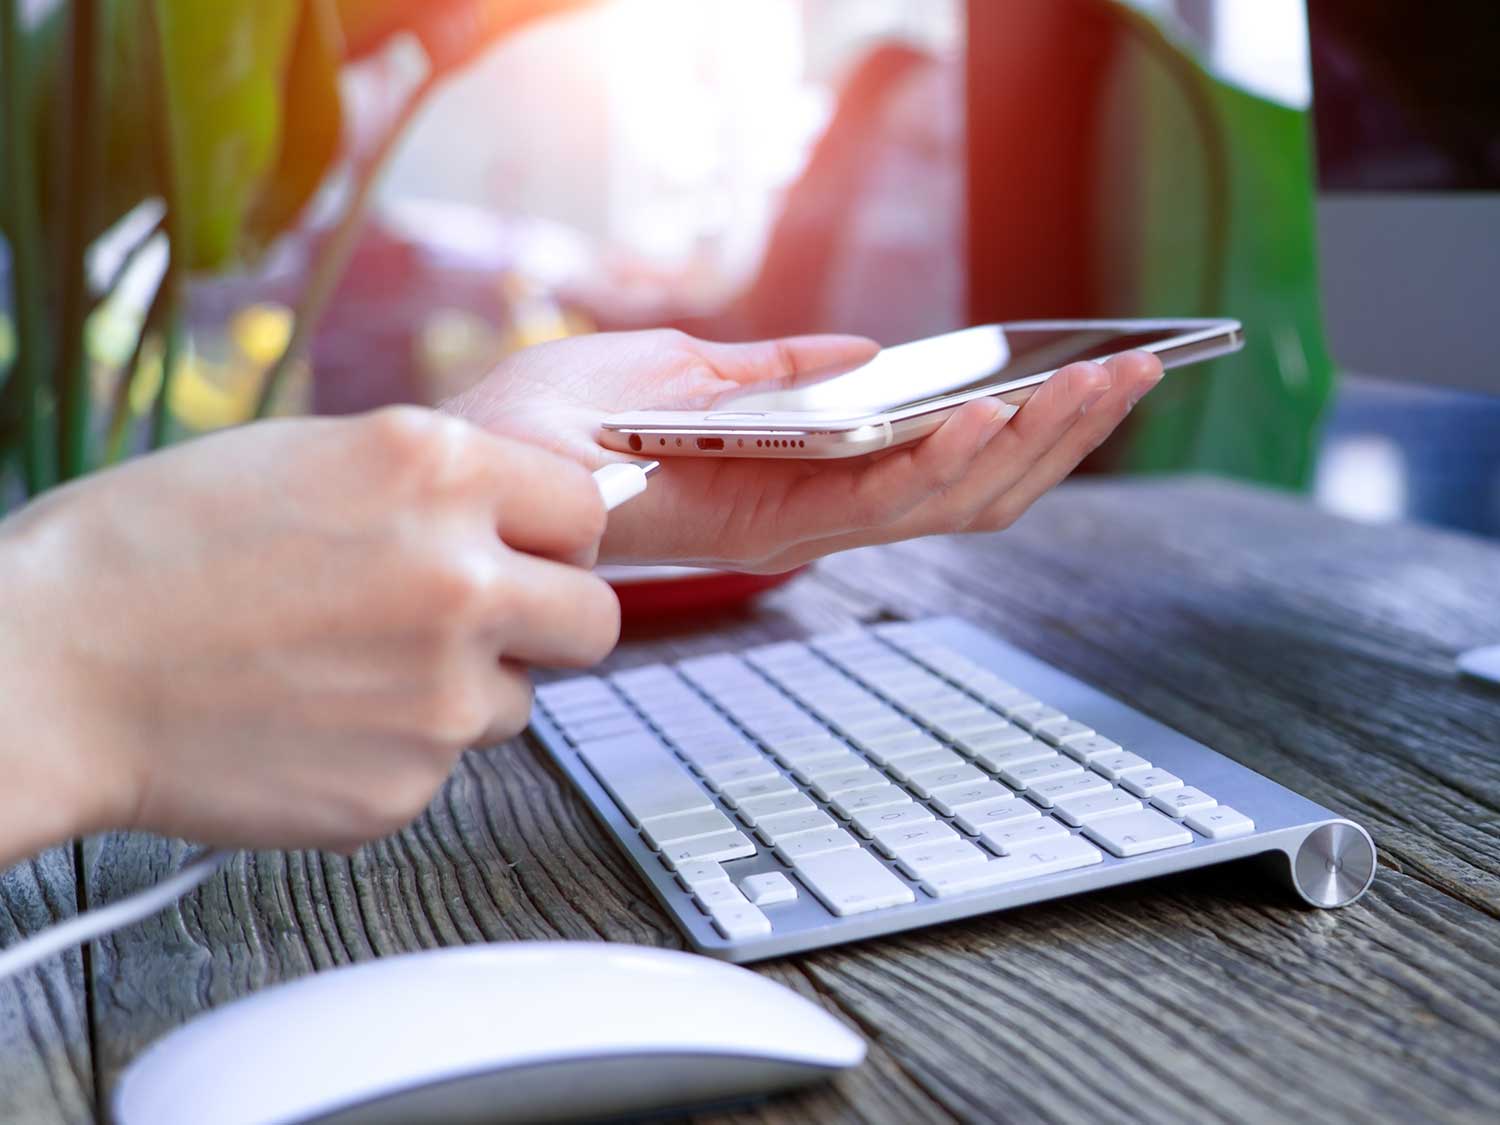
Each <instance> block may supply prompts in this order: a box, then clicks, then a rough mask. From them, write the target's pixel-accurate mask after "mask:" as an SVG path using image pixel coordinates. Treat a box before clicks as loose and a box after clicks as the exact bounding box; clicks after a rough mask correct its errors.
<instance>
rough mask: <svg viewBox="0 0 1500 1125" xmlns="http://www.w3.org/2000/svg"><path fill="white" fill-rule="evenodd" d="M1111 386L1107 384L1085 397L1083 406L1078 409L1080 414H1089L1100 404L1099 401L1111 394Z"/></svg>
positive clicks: (1096, 388)
mask: <svg viewBox="0 0 1500 1125" xmlns="http://www.w3.org/2000/svg"><path fill="white" fill-rule="evenodd" d="M1109 389H1110V384H1109V383H1108V382H1106V383H1105V384H1104V385H1103V386H1100V387H1095V388H1094V389H1093V390H1091V391H1090V392H1089V393H1088V394H1087V395H1085V396H1084V399H1083V405H1082V406H1080V407H1079V408H1078V413H1080V414H1087V413H1088V412H1089V411H1090V410H1092V409H1093V408H1094V407H1095V406H1097V405H1098V404H1099V400H1100V399H1101V398H1103V397H1104V396H1105V395H1107V394H1109Z"/></svg>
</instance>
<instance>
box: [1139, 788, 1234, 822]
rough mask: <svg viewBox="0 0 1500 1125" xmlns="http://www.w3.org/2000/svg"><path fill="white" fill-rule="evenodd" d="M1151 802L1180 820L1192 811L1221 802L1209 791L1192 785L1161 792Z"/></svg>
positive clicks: (1211, 806) (1209, 807) (1208, 807)
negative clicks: (1208, 792)
mask: <svg viewBox="0 0 1500 1125" xmlns="http://www.w3.org/2000/svg"><path fill="white" fill-rule="evenodd" d="M1151 803H1152V804H1153V805H1154V806H1156V807H1157V808H1159V809H1160V810H1161V811H1162V812H1164V813H1166V814H1167V815H1168V816H1174V817H1176V818H1177V819H1178V820H1181V819H1182V818H1183V817H1185V816H1187V814H1188V813H1190V812H1198V811H1200V810H1201V809H1211V808H1213V807H1214V806H1215V805H1217V804H1218V803H1219V802H1218V801H1215V800H1214V799H1213V798H1212V797H1210V796H1209V795H1208V794H1207V793H1205V792H1203V790H1201V789H1194V788H1193V787H1192V786H1191V785H1187V786H1184V787H1183V788H1181V789H1173V790H1170V791H1169V792H1166V793H1159V794H1157V795H1156V796H1155V797H1152V798H1151Z"/></svg>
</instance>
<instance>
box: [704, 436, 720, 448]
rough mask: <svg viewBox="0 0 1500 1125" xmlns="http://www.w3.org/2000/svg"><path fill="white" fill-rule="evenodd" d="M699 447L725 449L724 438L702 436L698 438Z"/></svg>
mask: <svg viewBox="0 0 1500 1125" xmlns="http://www.w3.org/2000/svg"><path fill="white" fill-rule="evenodd" d="M698 448H699V449H723V448H724V439H723V438H717V437H701V438H699V439H698Z"/></svg>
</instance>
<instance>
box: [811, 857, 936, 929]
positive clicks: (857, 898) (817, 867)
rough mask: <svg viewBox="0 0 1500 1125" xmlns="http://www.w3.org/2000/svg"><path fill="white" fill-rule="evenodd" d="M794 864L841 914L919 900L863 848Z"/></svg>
mask: <svg viewBox="0 0 1500 1125" xmlns="http://www.w3.org/2000/svg"><path fill="white" fill-rule="evenodd" d="M794 866H795V868H796V871H797V876H798V878H800V879H801V880H802V881H803V882H804V883H806V884H807V888H808V890H810V891H812V893H813V894H814V895H816V896H817V897H818V901H820V902H821V903H822V904H823V905H824V906H826V907H827V908H828V909H829V910H830V911H831V912H832V913H834V914H837V915H839V916H840V917H846V916H848V915H850V914H863V913H865V912H866V911H870V910H881V909H884V908H885V907H888V906H900V905H902V904H903V903H908V902H913V901H915V900H916V895H915V894H913V893H912V889H911V888H910V887H908V886H907V885H906V884H905V883H903V882H902V881H901V880H900V879H898V878H896V876H894V875H892V874H891V873H890V871H888V870H887V869H886V866H885V864H883V863H881V862H880V861H879V860H878V859H876V858H875V857H874V856H872V855H871V854H870V853H869V852H866V851H863V850H861V849H859V848H854V849H850V850H846V851H838V852H826V853H824V854H822V855H816V856H810V857H808V858H806V859H803V860H801V861H800V862H798V863H796V864H795V865H794Z"/></svg>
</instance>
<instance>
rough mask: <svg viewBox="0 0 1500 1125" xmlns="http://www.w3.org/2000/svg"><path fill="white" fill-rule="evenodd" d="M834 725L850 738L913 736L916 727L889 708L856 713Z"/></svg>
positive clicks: (835, 721)
mask: <svg viewBox="0 0 1500 1125" xmlns="http://www.w3.org/2000/svg"><path fill="white" fill-rule="evenodd" d="M834 724H835V725H836V726H837V727H838V728H839V730H841V731H843V732H844V733H845V734H846V735H848V736H849V737H850V738H860V737H864V738H872V739H874V738H885V737H888V736H889V737H896V736H899V735H907V734H912V733H914V732H915V731H916V729H917V728H916V727H914V726H912V724H911V723H910V722H909V721H907V720H906V719H905V718H904V717H903V716H901V715H900V714H898V713H897V712H895V711H892V710H891V709H890V708H889V707H885V706H882V707H881V709H880V710H879V711H872V712H869V713H865V712H862V711H861V712H856V713H855V714H854V715H853V716H851V717H849V718H842V719H835V720H834Z"/></svg>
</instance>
